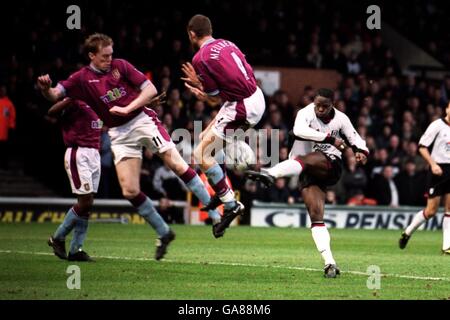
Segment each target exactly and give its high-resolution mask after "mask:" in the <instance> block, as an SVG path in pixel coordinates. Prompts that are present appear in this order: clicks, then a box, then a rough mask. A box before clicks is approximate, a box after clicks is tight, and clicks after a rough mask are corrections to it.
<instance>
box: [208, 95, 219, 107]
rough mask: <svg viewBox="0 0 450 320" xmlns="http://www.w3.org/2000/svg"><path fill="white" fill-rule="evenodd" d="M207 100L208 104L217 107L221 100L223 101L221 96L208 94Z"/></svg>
mask: <svg viewBox="0 0 450 320" xmlns="http://www.w3.org/2000/svg"><path fill="white" fill-rule="evenodd" d="M206 101H207V102H208V104H209V105H210V106H211V107H215V106H218V105H220V102H221V101H222V99H221V98H220V96H218V95H217V96H207V98H206Z"/></svg>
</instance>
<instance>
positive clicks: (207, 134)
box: [182, 14, 266, 237]
mask: <svg viewBox="0 0 450 320" xmlns="http://www.w3.org/2000/svg"><path fill="white" fill-rule="evenodd" d="M187 32H188V36H189V40H190V42H191V44H192V46H193V48H194V50H196V51H197V53H196V54H195V56H194V58H193V59H192V64H190V63H186V64H184V65H183V66H182V70H183V72H184V75H185V77H184V78H182V79H183V80H184V81H185V85H186V87H187V88H189V89H190V90H191V92H192V93H193V94H194V95H195V96H196V97H197V98H198V99H200V100H203V101H204V100H212V102H213V104H216V103H217V102H219V101H220V100H221V101H222V102H223V103H222V106H221V107H220V110H219V112H218V113H217V115H216V117H215V119H214V120H213V121H211V123H210V125H209V126H208V127H207V128H206V129H205V130H204V131H203V132H202V133H201V135H200V143H199V144H198V146H197V147H196V149H195V150H194V156H195V160H196V162H197V163H198V164H199V165H200V168H201V170H202V171H203V172H204V173H205V174H206V176H207V177H208V181H209V182H210V184H211V186H212V187H213V189H214V191H215V192H216V194H215V196H214V197H213V201H211V204H210V205H209V206H206V207H205V209H211V208H215V207H217V206H218V205H219V204H220V203H223V204H224V208H225V210H224V214H223V217H222V219H221V221H220V222H218V223H213V234H214V236H215V237H221V236H223V234H224V232H225V229H226V228H228V226H229V225H230V223H231V222H232V221H233V220H234V218H236V217H237V216H238V215H242V214H243V213H244V205H243V204H242V203H240V202H239V201H236V199H235V196H234V192H233V190H232V189H231V188H230V187H229V186H228V185H227V183H226V172H225V171H224V170H223V169H222V167H221V166H220V165H219V164H218V163H217V161H216V160H215V159H214V156H213V155H212V151H213V150H214V151H215V152H216V153H217V152H218V151H220V150H221V149H223V148H224V144H225V143H230V142H232V141H233V139H235V136H236V134H238V133H239V132H240V133H242V132H244V131H246V130H247V129H248V128H250V127H253V126H255V125H256V124H257V123H258V122H259V121H260V120H261V118H262V116H263V114H264V111H265V108H266V104H265V100H264V95H263V92H262V91H261V89H260V88H259V87H258V86H257V85H256V79H255V75H254V74H253V69H252V67H251V66H250V65H249V64H248V62H247V61H246V59H245V56H244V54H243V53H242V52H241V50H239V48H238V47H237V46H236V44H234V43H233V42H231V41H228V40H224V39H215V38H213V36H212V25H211V21H210V20H209V18H208V17H206V16H204V15H200V14H198V15H195V16H193V17H192V18H191V19H190V21H189V23H188V26H187ZM238 129H242V130H238ZM223 168H224V167H223Z"/></svg>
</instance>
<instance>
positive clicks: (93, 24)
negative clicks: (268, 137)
mask: <svg viewBox="0 0 450 320" xmlns="http://www.w3.org/2000/svg"><path fill="white" fill-rule="evenodd" d="M71 4H77V5H79V6H80V8H81V20H82V28H81V30H68V29H67V28H66V20H67V18H68V16H69V14H67V13H66V8H67V6H68V5H71ZM370 4H376V5H379V6H380V7H381V15H382V28H383V23H388V24H389V25H390V26H392V27H393V28H394V29H395V30H396V31H397V32H399V33H400V34H401V36H402V37H403V38H405V39H408V40H410V41H412V42H413V43H414V44H415V45H417V46H418V47H419V48H420V50H423V51H424V52H427V53H428V54H430V55H431V56H432V57H433V58H434V59H436V60H437V61H438V62H439V63H440V64H441V65H442V67H440V68H437V69H436V68H434V69H433V68H429V67H426V66H420V65H419V66H414V65H410V66H408V67H407V68H401V63H400V62H401V61H399V56H398V52H395V50H392V48H391V47H390V45H389V44H388V43H387V42H386V40H385V38H384V37H383V36H382V35H381V32H380V31H378V30H369V29H367V28H366V20H367V18H368V16H369V15H368V14H367V13H366V8H367V6H368V5H370ZM445 6H446V4H445V2H444V1H419V0H413V1H395V2H392V1H376V2H373V3H372V2H367V1H358V3H357V4H355V3H353V2H350V1H323V2H316V1H183V2H182V1H177V2H172V1H164V2H155V1H146V2H143V1H132V2H121V1H120V2H119V1H112V0H110V1H71V2H67V1H16V2H15V3H14V4H13V5H10V6H9V7H8V8H6V10H5V12H4V13H3V19H2V20H1V21H0V30H1V38H2V42H3V44H2V49H1V50H0V59H1V63H0V83H1V85H2V86H4V87H5V88H6V91H7V95H8V96H9V98H10V99H11V101H12V102H13V103H14V105H15V108H16V113H17V127H16V129H15V130H12V131H11V134H10V139H9V141H7V142H6V143H3V145H5V144H6V145H7V146H6V148H4V149H2V150H6V151H3V152H2V154H1V157H2V159H6V162H7V163H6V165H5V167H4V168H2V169H1V171H0V194H2V195H9V196H11V195H23V196H45V195H50V196H55V197H70V196H71V193H70V189H69V184H68V181H67V177H66V174H65V171H64V166H63V154H64V150H65V148H64V146H63V144H62V138H61V134H60V131H59V128H58V126H57V124H56V123H55V121H54V120H51V119H49V118H48V117H47V116H46V111H47V109H48V108H49V107H50V103H49V102H47V101H45V100H44V98H42V97H41V96H40V94H39V92H38V91H37V90H36V87H35V82H36V78H37V76H39V75H41V74H44V73H49V74H50V75H51V77H52V79H53V83H54V84H56V82H57V81H59V80H62V79H64V78H66V77H67V76H68V75H69V74H70V73H71V72H72V71H74V70H76V69H77V68H79V66H81V65H82V64H84V63H85V62H86V60H85V59H84V57H83V55H82V54H81V52H80V45H81V43H82V41H83V39H84V38H85V36H87V35H89V34H91V33H93V32H104V33H106V34H108V35H110V36H111V37H112V38H113V39H114V42H115V44H114V51H115V56H116V57H123V58H125V59H128V60H129V61H131V62H132V63H134V64H135V65H136V66H137V67H138V69H140V70H141V71H143V72H144V73H146V74H147V75H148V76H149V77H150V78H151V79H152V81H153V82H154V83H155V85H156V87H157V88H158V90H159V91H162V90H167V95H168V102H167V105H165V106H164V107H163V108H161V110H158V112H160V116H161V117H160V118H161V120H163V121H164V123H165V125H166V126H167V128H168V129H169V130H170V131H172V130H173V129H175V128H177V127H185V128H186V127H187V128H189V126H190V125H191V123H192V121H193V120H206V121H207V120H209V119H210V116H211V112H212V108H211V107H210V106H208V105H203V104H201V103H200V104H196V101H195V99H194V98H192V97H191V96H190V95H189V94H188V93H187V92H186V90H184V89H183V88H184V87H183V83H182V81H181V80H180V76H181V73H180V72H181V69H180V65H181V63H183V62H185V61H189V60H190V59H191V58H192V55H193V52H192V50H191V48H190V46H189V43H188V39H187V35H186V31H185V26H186V23H187V21H188V19H189V18H190V17H191V16H192V15H193V14H196V13H203V14H206V15H208V16H210V18H211V20H212V22H213V28H214V35H215V37H218V38H219V37H220V38H226V39H230V40H232V41H233V42H235V43H237V44H238V45H239V47H240V48H241V49H242V51H243V52H244V53H245V54H246V55H247V58H248V61H249V62H250V63H251V64H252V65H253V66H255V67H256V66H268V67H292V68H308V69H319V70H328V69H331V70H336V71H337V72H339V74H340V75H341V80H340V81H339V82H338V83H336V86H335V88H333V89H336V101H337V103H336V106H337V107H338V108H339V109H341V110H345V112H346V113H347V114H348V115H349V117H350V118H351V120H352V122H353V124H354V126H355V128H357V130H358V131H359V133H360V134H361V135H362V136H363V137H364V138H365V139H366V141H367V143H368V146H369V148H370V150H371V154H370V157H369V162H368V164H367V166H365V167H357V168H354V169H353V168H352V169H349V167H352V166H351V165H349V163H350V162H351V160H349V158H350V156H349V155H350V154H346V155H345V157H344V159H345V163H346V170H345V172H344V174H343V177H342V179H341V181H340V183H339V184H338V185H337V186H336V187H335V188H334V193H330V194H329V202H330V203H333V202H334V203H338V204H345V203H349V201H350V202H351V201H353V203H377V204H382V205H388V204H389V202H390V196H389V194H390V190H389V184H388V180H387V178H386V177H388V176H389V175H390V173H389V172H390V171H392V170H390V169H389V168H388V169H386V167H391V168H392V169H393V177H392V178H393V179H394V182H395V185H396V187H397V189H398V193H399V196H400V202H399V204H400V205H417V206H419V205H424V204H425V198H424V196H423V195H424V193H425V186H426V183H425V181H426V170H427V166H426V165H425V163H424V161H423V160H422V158H421V157H420V156H419V155H418V153H417V142H418V139H419V138H420V136H421V134H422V133H423V131H424V129H425V128H426V126H427V125H428V124H429V123H430V122H431V121H433V120H434V119H437V118H438V117H441V116H442V115H443V110H444V108H445V106H446V104H447V101H448V98H449V95H450V78H449V77H448V76H447V77H445V75H446V72H447V71H448V70H449V66H450V50H448V49H449V43H450V41H449V34H450V33H449V32H448V29H447V28H446V27H442V26H446V24H444V22H445V21H447V20H448V17H447V16H446V15H445V9H444V8H445ZM314 44H316V48H312V47H313V45H314ZM349 48H350V49H349ZM351 48H353V49H355V48H356V49H355V50H356V51H355V52H354V53H352V50H351ZM369 48H370V50H369ZM315 49H317V50H318V53H319V54H320V56H321V58H319V59H315V58H317V57H318V56H317V55H316V56H315V57H314V55H311V52H312V51H313V50H315ZM308 55H309V56H310V58H308ZM348 63H351V66H352V67H355V66H356V68H359V71H358V70H357V69H352V68H349V67H348ZM358 66H359V67H358ZM435 69H436V70H437V71H439V72H441V73H440V75H439V76H438V77H431V76H429V74H430V72H429V71H433V70H435ZM354 70H357V71H354ZM297 89H298V90H297V92H296V94H295V95H292V94H290V95H287V94H286V92H284V91H283V88H281V90H280V91H278V92H276V93H275V94H274V95H272V96H266V99H267V112H266V114H265V116H264V118H263V120H262V121H261V123H260V124H259V126H258V127H259V128H276V129H280V130H282V131H284V133H285V134H284V137H285V138H284V139H283V140H282V141H281V150H280V155H282V159H283V157H285V156H286V155H287V151H288V150H289V148H290V141H289V139H288V137H289V135H288V132H289V130H291V128H292V125H293V120H294V119H295V114H296V112H297V110H298V109H299V108H302V107H304V106H305V105H306V104H308V103H309V102H311V98H312V96H313V95H314V90H315V89H318V88H317V87H313V88H310V87H299V88H297ZM2 148H3V147H2ZM407 163H414V169H411V168H410V169H409V171H407V170H406V167H407ZM160 165H161V162H160V161H159V160H158V159H156V157H153V156H151V155H148V157H147V159H146V160H145V161H144V164H143V169H144V170H143V174H142V179H141V180H142V188H143V191H144V192H146V193H147V194H148V195H150V196H151V197H152V198H153V199H158V198H160V197H161V194H159V193H158V192H157V191H156V190H155V189H154V188H153V186H152V177H153V174H154V172H155V170H156V169H157V168H158V167H159V166H160ZM410 167H412V165H411V166H410ZM103 172H104V176H105V177H109V178H108V179H106V180H108V181H109V182H108V181H106V182H105V178H103V179H102V182H101V188H100V192H99V197H100V198H102V197H103V198H121V195H120V191H119V189H118V185H117V181H116V178H115V174H114V168H113V167H110V168H109V169H108V167H107V166H105V167H104V171H103ZM383 172H384V174H383ZM229 174H230V179H231V181H232V183H233V185H234V187H235V188H236V189H239V190H240V191H241V196H242V197H244V198H245V202H246V203H248V204H249V203H251V200H253V199H257V200H263V201H273V202H277V201H278V202H301V201H302V200H301V198H300V195H299V191H298V189H297V188H296V187H295V186H294V187H292V186H291V187H290V186H289V183H288V181H285V182H280V183H279V184H278V186H276V187H273V189H269V190H264V189H260V188H259V187H257V186H254V185H252V184H248V183H247V184H246V183H245V182H244V180H243V178H242V176H241V175H240V174H238V173H233V172H230V173H229ZM167 186H168V188H170V189H171V190H173V188H175V189H176V188H178V186H177V184H176V183H173V181H172V182H171V181H167ZM172 187H173V188H172ZM179 189H180V190H179V191H178V192H174V193H173V194H171V195H170V197H171V198H173V199H183V198H184V197H185V195H184V194H183V193H182V191H181V188H179ZM362 195H363V197H362ZM355 196H356V198H355ZM373 201H375V202H373Z"/></svg>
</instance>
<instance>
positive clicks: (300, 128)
mask: <svg viewBox="0 0 450 320" xmlns="http://www.w3.org/2000/svg"><path fill="white" fill-rule="evenodd" d="M300 112H301V111H299V113H298V114H297V118H296V119H295V124H294V129H293V132H294V135H295V137H296V138H298V140H307V141H314V142H324V143H331V144H333V143H334V141H332V140H333V138H332V137H330V136H329V135H327V134H326V133H323V132H319V131H316V130H314V129H312V128H310V127H309V123H308V121H307V120H306V118H305V116H304V115H303V114H301V113H300Z"/></svg>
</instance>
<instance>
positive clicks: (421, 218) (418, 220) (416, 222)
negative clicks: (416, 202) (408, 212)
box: [405, 210, 428, 236]
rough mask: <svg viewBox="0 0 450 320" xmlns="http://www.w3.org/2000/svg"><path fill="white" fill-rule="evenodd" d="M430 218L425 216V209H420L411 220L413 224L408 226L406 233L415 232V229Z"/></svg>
mask: <svg viewBox="0 0 450 320" xmlns="http://www.w3.org/2000/svg"><path fill="white" fill-rule="evenodd" d="M427 220H428V219H427V218H425V214H424V210H420V211H419V212H417V213H416V215H415V216H414V218H413V220H412V221H411V224H410V225H409V226H407V227H406V229H405V233H406V234H407V235H408V236H410V235H412V234H413V232H414V231H416V230H417V228H419V227H420V226H421V225H422V224H423V223H424V222H425V221H427Z"/></svg>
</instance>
